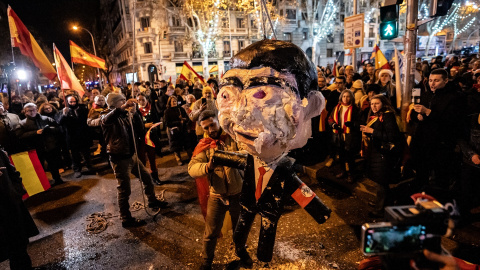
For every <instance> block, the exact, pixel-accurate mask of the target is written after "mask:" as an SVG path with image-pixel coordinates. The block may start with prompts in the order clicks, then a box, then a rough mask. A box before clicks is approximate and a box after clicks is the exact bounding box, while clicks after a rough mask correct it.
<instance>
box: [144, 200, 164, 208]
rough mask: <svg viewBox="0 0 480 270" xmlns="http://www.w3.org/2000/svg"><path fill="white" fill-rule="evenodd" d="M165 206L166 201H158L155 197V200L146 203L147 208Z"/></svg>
mask: <svg viewBox="0 0 480 270" xmlns="http://www.w3.org/2000/svg"><path fill="white" fill-rule="evenodd" d="M167 206H168V202H165V201H159V200H157V199H155V201H152V202H149V203H148V207H149V208H166V207H167Z"/></svg>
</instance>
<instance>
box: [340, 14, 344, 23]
mask: <svg viewBox="0 0 480 270" xmlns="http://www.w3.org/2000/svg"><path fill="white" fill-rule="evenodd" d="M340 21H341V22H343V21H345V15H343V14H340Z"/></svg>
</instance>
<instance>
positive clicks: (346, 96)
mask: <svg viewBox="0 0 480 270" xmlns="http://www.w3.org/2000/svg"><path fill="white" fill-rule="evenodd" d="M351 102H352V97H351V96H350V94H348V93H343V95H342V103H343V104H346V105H350V104H351Z"/></svg>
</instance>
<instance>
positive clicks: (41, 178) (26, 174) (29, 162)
mask: <svg viewBox="0 0 480 270" xmlns="http://www.w3.org/2000/svg"><path fill="white" fill-rule="evenodd" d="M10 161H11V163H12V164H13V165H15V168H16V169H17V171H19V172H20V176H21V177H22V184H23V187H24V188H25V190H26V191H27V193H26V194H25V195H23V199H26V198H28V197H30V196H32V195H35V194H37V193H40V192H43V191H45V190H47V189H49V188H50V182H49V181H48V178H47V175H46V174H45V171H44V170H43V167H42V164H41V163H40V160H39V159H38V156H37V152H36V151H35V150H30V151H28V152H21V153H17V154H13V155H11V156H10Z"/></svg>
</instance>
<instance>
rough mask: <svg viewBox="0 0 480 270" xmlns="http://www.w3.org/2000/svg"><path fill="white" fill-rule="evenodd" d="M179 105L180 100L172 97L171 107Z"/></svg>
mask: <svg viewBox="0 0 480 270" xmlns="http://www.w3.org/2000/svg"><path fill="white" fill-rule="evenodd" d="M177 105H178V101H177V99H176V98H172V100H170V107H177Z"/></svg>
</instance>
